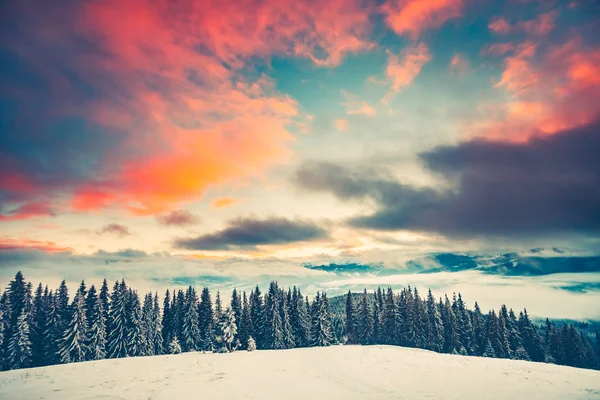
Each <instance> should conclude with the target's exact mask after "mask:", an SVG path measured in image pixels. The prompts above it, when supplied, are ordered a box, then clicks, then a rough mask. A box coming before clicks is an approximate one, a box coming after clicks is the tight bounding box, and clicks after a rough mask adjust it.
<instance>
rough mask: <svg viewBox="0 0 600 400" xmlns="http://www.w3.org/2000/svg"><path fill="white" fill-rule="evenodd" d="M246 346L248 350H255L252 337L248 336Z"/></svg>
mask: <svg viewBox="0 0 600 400" xmlns="http://www.w3.org/2000/svg"><path fill="white" fill-rule="evenodd" d="M246 347H247V348H248V351H254V350H256V342H255V341H254V338H252V336H250V337H249V338H248V345H247V346H246Z"/></svg>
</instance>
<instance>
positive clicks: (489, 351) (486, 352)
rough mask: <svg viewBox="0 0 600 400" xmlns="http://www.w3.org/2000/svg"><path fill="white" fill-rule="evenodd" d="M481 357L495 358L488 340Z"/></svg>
mask: <svg viewBox="0 0 600 400" xmlns="http://www.w3.org/2000/svg"><path fill="white" fill-rule="evenodd" d="M482 357H489V358H496V352H495V351H494V348H493V347H492V343H491V342H490V341H489V340H488V341H487V343H486V345H485V350H484V351H483V354H482Z"/></svg>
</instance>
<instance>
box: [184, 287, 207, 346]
mask: <svg viewBox="0 0 600 400" xmlns="http://www.w3.org/2000/svg"><path fill="white" fill-rule="evenodd" d="M186 308H187V310H186V312H185V315H184V318H183V332H182V340H183V342H182V345H183V346H182V349H183V351H198V350H200V349H201V348H202V343H201V342H202V340H201V339H202V338H201V336H200V320H199V318H198V296H197V295H196V291H195V290H194V288H192V287H191V286H190V287H189V288H188V292H187V299H186Z"/></svg>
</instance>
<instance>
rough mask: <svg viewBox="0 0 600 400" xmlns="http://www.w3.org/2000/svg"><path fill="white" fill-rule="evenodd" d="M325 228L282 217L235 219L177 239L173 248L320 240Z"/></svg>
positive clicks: (218, 248) (248, 245)
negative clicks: (218, 227)
mask: <svg viewBox="0 0 600 400" xmlns="http://www.w3.org/2000/svg"><path fill="white" fill-rule="evenodd" d="M326 237H327V231H326V230H325V229H323V228H321V227H319V226H318V225H316V224H314V223H311V222H307V221H301V220H295V221H294V220H289V219H286V218H269V219H262V220H261V219H256V218H238V219H234V220H232V221H230V222H229V226H228V227H227V228H225V229H223V230H221V231H218V232H215V233H211V234H207V235H202V236H199V237H196V238H190V239H178V240H176V241H175V247H178V248H182V249H187V250H231V249H236V248H248V247H249V248H252V247H254V246H260V245H270V244H286V243H294V242H302V241H307V240H316V239H323V238H326Z"/></svg>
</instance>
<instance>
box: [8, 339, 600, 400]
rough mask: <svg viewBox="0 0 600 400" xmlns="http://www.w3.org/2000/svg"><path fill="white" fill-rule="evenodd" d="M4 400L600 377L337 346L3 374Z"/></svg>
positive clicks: (585, 386) (536, 385) (529, 387)
mask: <svg viewBox="0 0 600 400" xmlns="http://www.w3.org/2000/svg"><path fill="white" fill-rule="evenodd" d="M0 398H2V399H11V400H20V399H39V398H44V399H46V400H48V399H61V400H63V399H100V398H111V399H191V398H205V399H284V398H285V399H312V400H315V399H327V398H344V399H366V398H368V399H398V398H402V399H424V398H438V399H439V398H444V399H481V398H485V399H508V398H513V399H517V398H519V399H596V398H599V399H600V372H598V371H591V370H583V369H576V368H570V367H561V366H555V365H549V364H540V363H530V362H524V361H510V360H497V359H484V358H477V357H462V356H452V355H447V354H437V353H432V352H429V351H425V350H417V349H407V348H401V347H391V346H335V347H329V348H308V349H295V350H285V351H283V350H279V351H256V352H252V353H248V352H237V353H232V354H201V353H187V354H181V355H175V356H158V357H145V358H130V359H118V360H104V361H97V362H87V363H79V364H69V365H60V366H53V367H45V368H35V369H28V370H18V371H9V372H4V373H0Z"/></svg>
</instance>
